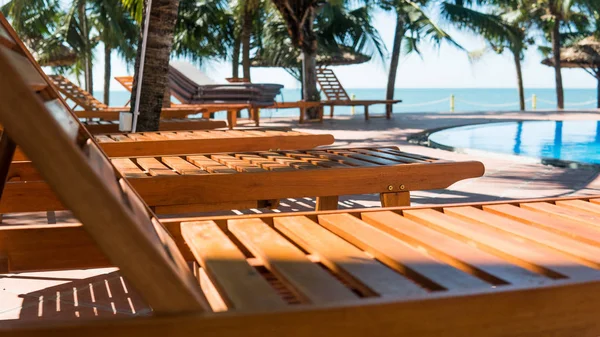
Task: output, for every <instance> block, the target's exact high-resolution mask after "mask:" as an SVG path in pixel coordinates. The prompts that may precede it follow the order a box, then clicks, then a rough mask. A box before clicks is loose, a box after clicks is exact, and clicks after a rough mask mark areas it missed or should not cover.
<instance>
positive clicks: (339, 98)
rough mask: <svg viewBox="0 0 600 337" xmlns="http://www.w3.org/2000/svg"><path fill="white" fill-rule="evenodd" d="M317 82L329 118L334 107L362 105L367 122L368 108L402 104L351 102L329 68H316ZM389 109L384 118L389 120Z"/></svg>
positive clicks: (389, 101)
mask: <svg viewBox="0 0 600 337" xmlns="http://www.w3.org/2000/svg"><path fill="white" fill-rule="evenodd" d="M317 82H319V85H320V86H321V90H322V91H323V93H324V94H325V97H327V100H325V101H323V102H322V103H323V105H325V106H329V117H333V109H334V107H335V106H357V105H359V106H360V105H362V106H363V107H364V109H365V120H369V118H371V117H378V116H371V115H369V106H371V105H375V104H385V105H386V107H387V106H392V105H394V104H396V103H400V102H402V100H352V99H350V96H348V93H347V92H346V89H344V87H343V86H342V83H340V81H339V80H338V78H337V76H335V74H334V72H333V70H331V69H329V68H323V67H322V68H318V69H317ZM390 111H391V109H389V110H386V114H385V118H387V119H390V118H391V117H392V116H391V113H390Z"/></svg>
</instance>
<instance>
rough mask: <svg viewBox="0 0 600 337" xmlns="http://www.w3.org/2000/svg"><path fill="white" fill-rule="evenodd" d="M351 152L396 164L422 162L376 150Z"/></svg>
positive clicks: (421, 161) (354, 150) (353, 150)
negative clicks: (391, 161)
mask: <svg viewBox="0 0 600 337" xmlns="http://www.w3.org/2000/svg"><path fill="white" fill-rule="evenodd" d="M352 152H357V153H362V154H365V155H368V156H373V157H381V158H385V159H389V160H393V161H396V162H398V163H423V162H425V161H424V160H418V159H414V158H410V157H405V156H398V155H392V154H389V153H385V152H380V151H377V149H352Z"/></svg>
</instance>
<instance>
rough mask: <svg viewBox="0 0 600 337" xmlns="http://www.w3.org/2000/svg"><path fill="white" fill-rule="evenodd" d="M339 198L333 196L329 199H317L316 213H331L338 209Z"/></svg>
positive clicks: (328, 197)
mask: <svg viewBox="0 0 600 337" xmlns="http://www.w3.org/2000/svg"><path fill="white" fill-rule="evenodd" d="M338 201H339V196H337V195H332V196H327V197H317V207H316V208H315V211H330V210H334V209H337V208H338Z"/></svg>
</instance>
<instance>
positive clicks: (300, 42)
mask: <svg viewBox="0 0 600 337" xmlns="http://www.w3.org/2000/svg"><path fill="white" fill-rule="evenodd" d="M272 1H273V4H274V5H275V7H276V8H277V10H278V11H279V13H280V14H281V17H282V18H283V20H284V22H285V23H286V26H287V30H288V33H289V35H290V38H291V42H292V45H293V46H294V47H296V48H298V49H299V50H300V53H301V55H302V97H303V98H304V100H306V101H313V102H314V101H319V100H320V94H319V90H317V63H316V59H315V57H316V56H317V36H316V34H315V32H314V29H313V25H314V20H315V16H316V13H317V10H318V9H319V7H321V6H322V5H323V2H322V1H321V0H304V1H294V0H272ZM307 115H308V117H309V118H316V117H317V115H318V111H317V110H316V109H309V110H308V111H307Z"/></svg>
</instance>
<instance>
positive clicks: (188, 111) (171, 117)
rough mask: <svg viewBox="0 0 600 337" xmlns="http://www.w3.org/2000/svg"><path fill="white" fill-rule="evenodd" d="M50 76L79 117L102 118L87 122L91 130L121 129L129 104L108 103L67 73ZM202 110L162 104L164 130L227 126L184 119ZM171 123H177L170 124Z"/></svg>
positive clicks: (213, 122) (100, 131)
mask: <svg viewBox="0 0 600 337" xmlns="http://www.w3.org/2000/svg"><path fill="white" fill-rule="evenodd" d="M48 77H49V78H50V80H51V81H52V83H53V84H54V85H55V86H56V88H57V89H58V91H59V92H60V93H62V94H63V95H64V96H65V97H66V98H68V99H69V100H71V101H73V102H74V103H75V105H74V106H73V107H71V109H73V110H74V112H75V114H76V115H77V117H79V118H86V119H90V118H101V119H102V121H86V122H85V124H86V125H87V126H88V128H89V129H90V131H91V132H92V133H107V132H119V122H118V120H119V114H120V113H121V112H128V111H129V107H109V106H107V105H106V104H104V103H102V102H100V101H99V100H97V99H96V98H95V97H94V96H93V95H92V94H90V93H88V92H87V91H85V90H83V89H82V88H80V87H79V86H77V85H75V84H74V83H73V82H71V81H69V80H68V79H67V78H65V77H64V76H61V75H50V76H48ZM77 107H81V108H82V109H83V110H75V109H76V108H77ZM200 112H203V110H202V109H199V108H197V107H187V106H180V107H175V108H163V109H162V112H161V119H162V120H161V125H160V127H161V130H163V131H167V130H182V127H183V128H184V130H205V129H216V128H221V127H226V125H225V122H223V121H211V120H208V119H200V118H195V119H185V117H186V116H188V115H193V114H197V113H200ZM171 123H175V124H174V125H170V124H171ZM182 123H184V124H182Z"/></svg>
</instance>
